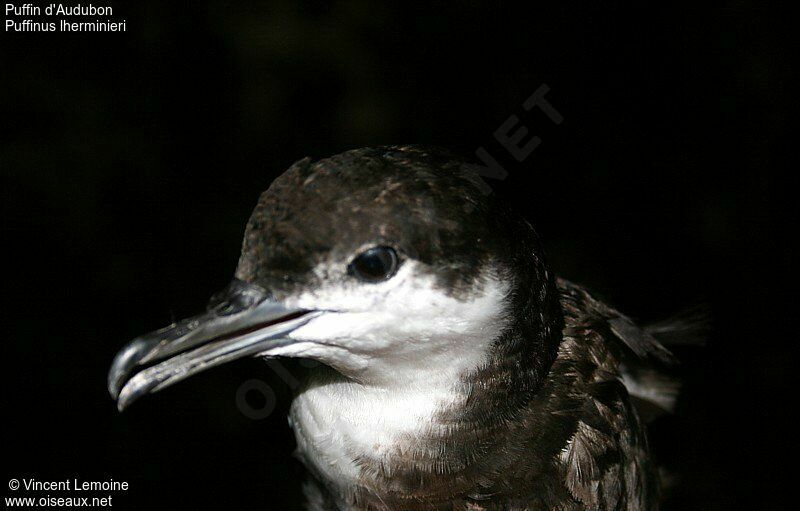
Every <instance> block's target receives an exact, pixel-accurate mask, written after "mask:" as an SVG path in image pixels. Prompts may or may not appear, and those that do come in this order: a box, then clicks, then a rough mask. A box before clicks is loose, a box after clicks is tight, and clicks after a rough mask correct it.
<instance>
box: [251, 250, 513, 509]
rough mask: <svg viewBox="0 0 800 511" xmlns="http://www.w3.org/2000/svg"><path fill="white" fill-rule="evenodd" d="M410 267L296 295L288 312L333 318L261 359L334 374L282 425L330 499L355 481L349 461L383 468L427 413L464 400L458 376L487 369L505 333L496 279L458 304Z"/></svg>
mask: <svg viewBox="0 0 800 511" xmlns="http://www.w3.org/2000/svg"><path fill="white" fill-rule="evenodd" d="M417 269H418V268H417V264H416V263H415V262H409V263H407V264H406V265H405V266H404V267H403V268H401V270H400V271H399V272H398V274H397V275H396V277H395V278H393V279H391V281H389V282H386V283H383V284H377V285H374V286H365V287H354V286H351V285H331V286H329V287H327V288H321V289H317V290H315V291H314V292H313V293H311V292H309V293H306V294H303V295H301V296H299V297H296V298H295V299H294V302H293V303H291V305H295V306H299V307H302V308H308V309H317V310H329V311H330V310H336V309H339V311H336V312H331V313H326V314H324V315H322V316H320V317H319V318H316V319H313V320H311V321H310V322H309V323H308V324H307V325H305V326H303V327H300V328H298V329H297V330H295V331H293V332H292V334H291V337H292V338H294V339H295V340H296V341H297V342H296V343H294V344H291V345H288V346H285V347H283V348H280V349H275V350H272V351H270V352H268V353H265V355H268V356H278V355H283V356H294V357H308V358H312V359H315V360H319V361H321V362H324V363H325V364H327V365H328V366H330V367H332V368H334V369H335V371H334V370H333V369H329V368H325V369H324V370H320V371H319V372H318V373H316V374H314V375H313V377H312V378H311V380H310V381H309V382H308V384H307V385H306V386H305V387H304V388H303V389H302V390H301V391H300V393H299V395H298V396H297V397H296V398H295V400H294V402H293V403H292V408H291V412H290V422H291V424H292V426H293V428H294V431H295V436H296V438H297V444H298V451H299V452H300V453H301V454H302V456H303V458H304V459H305V461H306V463H307V464H309V465H310V467H309V468H311V469H312V470H313V471H314V472H316V473H317V474H318V475H319V476H320V477H322V478H323V479H325V482H326V483H327V484H328V485H332V486H334V487H336V486H340V487H341V488H340V490H341V491H338V492H337V493H338V494H340V495H343V494H344V493H345V491H346V489H347V488H348V487H351V486H352V485H353V484H355V483H357V482H358V480H359V478H360V477H361V476H362V474H361V468H360V464H359V460H364V459H371V460H374V461H377V462H388V461H390V459H391V457H392V455H393V454H396V453H397V452H398V449H400V450H403V451H404V452H409V451H408V450H407V449H413V448H416V447H419V446H421V445H422V443H421V440H422V439H424V438H426V437H428V436H429V433H430V432H431V431H432V430H433V428H437V427H441V426H440V425H438V424H437V421H436V417H437V413H438V412H439V411H441V410H445V409H448V408H451V407H454V406H455V407H458V406H460V405H461V404H462V403H461V401H463V400H464V399H466V398H467V396H468V394H469V392H468V391H469V389H467V388H465V383H464V376H465V375H467V374H468V373H469V372H471V371H474V370H475V369H477V368H479V367H482V366H483V365H484V364H485V363H486V362H487V356H488V354H489V352H490V348H491V346H492V344H493V342H494V341H495V339H497V337H498V336H499V335H500V334H501V333H502V332H503V331H504V330H505V328H506V325H507V321H508V319H507V311H506V307H505V304H506V300H507V292H508V288H507V285H506V283H505V282H503V281H502V280H500V279H499V278H497V276H496V275H497V274H496V273H494V272H489V271H487V273H486V274H485V275H483V276H482V277H481V279H480V286H479V288H478V289H476V291H475V292H474V294H473V295H472V296H471V297H469V298H467V299H465V298H461V299H458V298H455V297H452V296H448V295H447V294H446V293H445V292H444V291H443V290H442V289H440V288H439V287H438V286H437V283H436V281H435V279H434V278H433V277H432V276H430V275H426V274H424V273H422V272H418V271H417ZM320 271H325V270H324V268H323V269H320ZM342 304H344V305H345V306H346V307H345V310H343V311H342V310H341V308H340V307H342ZM340 311H341V312H340ZM384 465H388V463H384Z"/></svg>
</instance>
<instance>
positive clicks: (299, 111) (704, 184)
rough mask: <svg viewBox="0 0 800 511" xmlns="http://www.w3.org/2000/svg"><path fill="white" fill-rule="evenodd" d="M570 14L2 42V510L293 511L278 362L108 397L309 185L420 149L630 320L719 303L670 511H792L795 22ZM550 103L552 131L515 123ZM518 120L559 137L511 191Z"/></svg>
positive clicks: (219, 21) (483, 14)
mask: <svg viewBox="0 0 800 511" xmlns="http://www.w3.org/2000/svg"><path fill="white" fill-rule="evenodd" d="M581 4H582V5H578V4H575V3H571V4H570V6H569V7H567V6H562V5H561V2H547V3H545V2H532V3H530V4H529V5H528V6H527V7H526V8H524V9H522V10H520V9H517V8H511V7H498V6H497V5H495V3H494V2H475V3H469V4H466V3H460V2H459V3H456V2H453V3H440V2H433V3H429V4H427V6H426V7H424V8H421V9H418V8H413V7H410V6H408V5H406V3H404V2H399V1H392V2H382V3H381V4H380V5H376V4H374V3H372V2H366V1H340V2H334V3H332V4H328V3H323V2H292V1H281V2H258V3H239V2H237V3H236V4H235V5H234V4H233V3H231V2H223V1H197V2H187V3H181V4H180V5H178V3H175V4H167V3H166V2H144V1H136V2H132V1H131V2H122V1H117V2H111V4H110V5H112V6H113V7H114V8H115V17H116V18H124V19H126V20H127V26H128V31H127V32H125V33H93V34H92V33H90V34H62V33H55V34H53V33H8V32H3V33H2V37H0V179H2V181H1V182H0V186H2V188H0V190H2V208H3V214H2V241H3V244H2V247H3V252H4V255H6V256H7V259H6V263H5V265H4V268H5V272H4V273H5V275H4V277H3V293H2V295H3V306H2V312H1V313H0V314H1V317H0V319H2V321H0V324H2V343H1V344H2V367H3V371H2V378H3V398H2V408H1V409H2V423H3V434H2V441H3V452H2V460H3V480H2V481H0V487H2V493H3V495H4V496H9V495H23V494H25V495H28V494H27V493H25V492H16V493H14V492H11V491H9V490H8V487H7V480H8V479H10V478H12V477H16V478H19V479H22V478H23V477H36V478H38V479H40V480H47V479H56V480H57V479H65V478H71V477H80V478H82V479H85V480H94V479H106V478H109V477H112V478H114V479H115V480H126V481H128V482H129V483H130V485H131V489H130V490H129V491H128V492H126V493H125V494H115V495H117V496H116V497H115V500H114V504H115V507H117V508H123V509H134V508H137V509H145V508H151V507H157V506H160V505H171V506H180V507H181V508H185V509H188V508H191V507H195V506H198V507H202V506H204V505H205V506H207V505H223V504H226V505H230V506H233V507H232V508H234V509H235V508H236V507H239V508H244V509H288V508H291V507H292V506H293V504H292V503H293V502H295V496H294V491H295V490H296V488H297V486H298V481H299V480H300V478H301V474H302V470H301V468H300V466H299V464H298V463H297V462H296V461H295V460H294V459H293V458H292V457H291V456H290V453H291V451H292V449H293V443H294V440H293V437H292V434H291V431H290V429H289V428H288V426H287V423H286V419H285V413H286V410H287V408H288V404H289V401H290V393H291V391H290V388H289V385H287V384H286V383H285V382H283V381H282V380H281V379H280V378H279V377H277V376H276V375H275V373H274V372H273V371H272V370H270V369H269V368H268V367H267V366H266V365H265V364H264V363H263V362H261V361H257V360H245V361H239V362H236V363H233V364H230V365H228V366H225V367H221V368H219V369H216V370H214V371H210V372H207V373H204V374H202V375H199V376H197V377H194V378H192V379H190V380H188V381H186V382H184V383H182V384H180V385H178V386H175V387H173V388H170V389H168V390H165V391H164V392H162V393H161V394H159V395H158V396H155V397H150V398H146V399H144V400H142V401H141V402H139V403H137V404H136V405H135V406H133V407H132V408H131V409H130V410H129V411H126V412H125V413H124V414H121V415H120V414H118V413H117V412H116V410H115V407H114V403H113V402H112V400H111V399H110V398H109V397H108V395H107V393H106V389H105V376H106V371H107V369H108V366H109V364H110V362H111V359H112V357H113V355H114V353H115V352H116V351H117V349H118V348H119V347H120V346H121V345H122V344H123V343H124V342H126V341H127V340H129V339H130V338H132V337H134V336H135V335H137V334H139V333H142V332H145V331H149V330H152V329H155V328H157V327H160V326H162V325H164V324H166V323H169V322H170V321H171V320H172V319H173V318H174V317H181V316H186V315H189V314H192V313H195V312H197V311H199V310H200V309H202V307H203V306H204V303H205V300H206V299H207V298H208V297H209V296H210V295H211V294H212V293H213V292H214V291H217V290H218V289H220V288H222V287H224V286H225V284H226V283H227V282H228V280H229V279H230V278H231V276H232V273H233V269H234V267H235V264H236V261H237V257H238V250H239V243H240V237H241V234H242V232H243V228H244V223H245V221H246V220H247V217H248V215H249V213H250V210H251V209H252V207H253V206H254V204H255V201H256V199H257V197H258V194H259V192H260V191H262V190H263V189H265V188H266V187H267V186H268V185H269V183H270V182H271V180H272V179H273V178H274V177H275V176H277V175H278V174H279V173H280V172H282V171H283V170H284V169H286V168H287V167H288V166H289V165H290V164H291V163H292V162H293V161H295V160H297V159H299V158H301V157H303V156H306V155H310V156H314V157H324V156H327V155H330V154H334V153H337V152H340V151H343V150H346V149H349V148H355V147H360V146H369V145H377V144H387V143H423V144H436V145H442V146H445V147H448V148H450V149H453V150H455V151H457V152H459V153H462V154H465V155H468V156H469V155H472V154H474V152H475V149H476V148H477V147H479V146H484V147H485V148H486V149H487V150H488V151H489V152H490V153H492V154H493V155H494V156H495V157H496V158H497V159H498V160H499V161H500V162H501V163H502V164H503V165H504V166H505V168H506V169H507V170H508V171H509V176H508V178H507V179H506V180H505V181H503V182H493V183H492V185H493V187H494V188H495V189H496V190H497V191H498V193H502V194H504V196H505V197H507V198H508V200H509V201H511V202H513V203H514V204H515V205H516V206H517V207H518V208H520V209H522V210H523V211H524V212H525V213H526V214H527V216H528V217H529V218H530V220H531V221H532V222H533V223H534V225H536V226H537V228H538V230H539V231H540V233H541V234H542V236H543V238H544V239H545V242H546V246H547V247H548V250H549V256H550V261H551V263H552V265H553V266H554V267H555V268H556V269H557V270H558V272H559V273H560V274H561V275H563V276H566V277H568V278H570V279H572V280H575V281H578V282H582V283H584V284H586V285H588V286H590V287H592V288H594V289H596V290H597V291H599V292H600V293H601V294H602V295H604V296H605V297H606V298H607V299H608V300H609V301H610V302H611V303H613V304H615V305H616V306H618V307H619V308H620V309H621V310H623V311H625V312H627V313H628V314H630V315H632V316H634V317H636V318H639V319H641V320H643V321H650V320H657V319H661V318H663V317H666V316H669V315H670V314H672V313H675V312H677V311H680V310H682V309H684V308H686V307H688V306H691V305H694V304H697V303H705V304H707V306H708V308H709V309H710V311H711V313H712V316H713V321H712V329H711V332H710V335H709V342H708V345H707V347H706V348H704V349H691V348H684V349H679V350H677V351H678V354H679V355H680V356H681V358H682V360H683V367H682V372H683V373H684V378H685V382H686V385H685V389H684V394H683V397H682V398H681V401H680V403H679V406H678V411H677V414H676V415H674V416H671V417H666V418H663V419H661V420H660V421H659V422H657V423H656V424H655V426H654V430H653V441H654V443H655V447H656V452H657V455H658V456H659V458H660V459H661V460H662V461H663V462H664V464H665V466H666V467H667V469H668V470H669V471H670V473H672V474H673V475H674V476H675V478H676V480H677V485H676V486H675V487H674V488H673V489H672V490H671V492H670V493H669V495H668V499H667V504H666V505H665V506H664V508H665V509H668V510H715V509H720V510H722V509H734V508H740V509H782V508H784V506H785V505H787V501H786V500H784V499H785V498H786V494H787V493H788V490H789V484H791V481H792V480H793V479H794V477H793V474H791V473H790V470H789V467H788V466H787V465H788V463H785V462H781V459H786V458H789V459H791V457H790V456H791V455H790V454H789V453H788V450H789V449H790V448H794V447H795V446H796V443H797V441H796V436H795V435H794V432H793V431H790V430H789V427H788V420H787V415H788V414H789V413H790V412H789V411H788V410H791V407H790V406H789V404H790V402H789V397H788V396H789V395H790V391H791V389H792V387H791V385H793V384H794V381H791V382H790V373H791V371H792V369H793V368H794V366H795V361H794V353H795V352H794V343H795V340H796V339H795V337H796V329H794V328H792V327H790V325H788V323H789V322H788V321H784V322H782V321H781V319H782V318H784V319H788V318H790V317H791V318H792V321H793V322H794V317H793V314H794V311H793V304H792V302H793V301H795V302H796V299H795V296H794V293H792V294H791V295H790V293H791V292H792V291H793V289H792V288H791V287H790V286H789V284H788V283H787V281H788V278H789V273H790V271H791V270H792V263H793V260H792V257H791V256H790V254H789V253H788V250H787V248H786V246H787V244H788V242H789V241H791V237H793V235H792V232H795V229H792V230H790V229H789V228H790V227H793V226H794V225H796V224H793V223H792V222H791V221H792V220H793V218H789V217H788V214H787V213H786V212H785V211H784V210H785V206H786V203H787V201H788V200H789V199H790V195H793V193H792V192H790V190H789V189H788V187H786V186H785V185H783V184H782V183H781V182H780V180H779V178H780V177H781V173H782V171H783V170H784V168H788V163H787V162H786V161H785V160H784V156H785V155H786V152H787V151H788V142H789V137H788V129H787V120H788V113H786V112H787V110H788V108H787V107H788V106H789V104H790V103H795V102H796V100H795V96H794V95H793V96H790V95H789V94H790V89H789V84H788V83H787V82H788V78H789V77H788V73H789V72H788V68H789V63H788V50H787V49H785V48H786V47H787V45H788V40H789V30H790V26H789V24H790V23H791V20H792V18H790V17H789V16H788V15H787V14H786V13H780V12H776V11H768V10H766V9H764V8H762V7H760V5H761V4H760V3H758V2H755V1H740V2H727V3H725V5H724V6H723V7H720V8H714V9H711V8H702V9H700V8H697V7H690V8H682V7H679V6H675V5H674V4H670V5H669V6H668V7H664V8H661V9H651V10H642V9H635V8H630V7H629V6H628V5H627V2H614V1H612V2H602V4H603V7H598V6H596V5H595V4H596V2H582V3H581ZM95 5H105V4H103V3H95ZM541 84H547V85H548V86H549V87H550V89H551V91H550V93H549V94H548V99H549V100H550V101H551V103H552V104H553V105H554V106H555V107H556V108H557V109H558V110H559V111H560V113H561V114H562V115H563V116H564V119H565V120H564V122H563V124H561V125H559V126H556V125H554V124H553V123H552V122H551V121H550V120H549V119H548V118H547V117H545V116H544V115H542V113H541V112H539V111H531V112H525V111H524V110H523V109H522V107H521V104H522V102H523V101H524V100H525V99H526V98H527V97H528V96H529V95H530V94H531V93H532V92H533V91H534V90H536V88H537V87H539V86H540V85H541ZM511 114H515V115H517V116H519V117H520V119H521V122H522V123H523V124H524V125H526V126H527V127H528V129H529V131H530V133H531V134H535V135H538V136H540V137H541V138H542V143H541V145H540V147H539V148H538V149H536V151H535V152H534V153H533V154H532V155H531V156H530V157H529V158H528V159H527V160H525V161H524V162H523V163H517V162H516V161H515V160H514V159H513V158H512V157H510V156H509V154H508V153H507V152H505V150H504V149H503V148H502V147H501V146H500V145H499V144H498V143H497V142H496V141H495V140H494V139H493V136H492V134H493V132H494V130H495V129H496V128H497V127H498V126H499V125H500V124H501V123H502V122H503V121H505V120H506V119H507V118H508V116H509V115H511ZM287 367H289V368H290V371H292V372H295V371H296V370H297V369H296V368H293V366H291V365H289V364H287ZM251 378H257V379H260V380H263V381H264V382H267V383H268V385H269V386H270V387H271V388H273V389H274V392H275V394H276V395H277V408H276V410H275V412H274V413H273V414H272V415H271V416H270V417H268V418H266V419H264V420H252V419H249V418H247V417H246V416H245V415H243V414H242V413H241V412H240V410H239V408H238V407H237V403H236V393H237V389H239V388H240V386H241V385H242V383H243V382H245V381H247V380H249V379H251ZM248 399H249V400H250V401H249V402H250V403H251V405H252V406H255V407H258V406H261V405H263V404H264V403H263V397H259V396H258V395H257V394H256V395H253V394H252V393H251V394H250V395H249V396H248ZM259 399H261V401H259ZM52 493H53V494H54V495H55V496H69V495H63V494H58V492H52ZM38 495H39V494H37V496H38Z"/></svg>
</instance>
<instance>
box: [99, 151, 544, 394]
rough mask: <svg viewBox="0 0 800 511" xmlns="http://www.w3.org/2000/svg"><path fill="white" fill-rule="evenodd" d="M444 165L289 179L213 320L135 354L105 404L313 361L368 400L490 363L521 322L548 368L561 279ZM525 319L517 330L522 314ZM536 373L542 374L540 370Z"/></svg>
mask: <svg viewBox="0 0 800 511" xmlns="http://www.w3.org/2000/svg"><path fill="white" fill-rule="evenodd" d="M478 179H479V178H478V177H477V176H476V175H475V174H474V173H473V172H470V171H468V170H465V167H464V166H463V164H462V162H461V161H460V160H458V159H455V158H453V157H452V156H451V155H449V154H447V153H444V152H441V151H435V150H428V149H421V148H417V147H395V146H393V147H381V148H375V149H359V150H353V151H349V152H346V153H343V154H340V155H338V156H334V157H331V158H328V159H324V160H320V161H318V162H312V161H311V160H309V159H304V160H301V161H299V162H297V163H295V164H294V165H293V166H292V167H291V168H290V169H289V170H287V171H286V172H285V173H284V174H282V175H281V176H280V177H278V178H277V179H276V180H275V181H274V182H273V183H272V185H271V186H270V187H269V189H268V190H267V191H265V192H264V193H263V194H262V195H261V197H260V199H259V201H258V204H257V206H256V208H255V210H254V212H253V214H252V216H251V218H250V220H249V222H248V224H247V227H246V231H245V236H244V242H243V246H242V253H241V257H240V260H239V264H238V267H237V269H236V274H235V279H234V280H233V282H232V283H231V285H230V286H229V287H228V288H227V289H226V290H225V291H223V292H222V293H220V294H218V295H216V296H215V297H213V298H212V300H211V302H210V303H209V307H208V309H207V311H206V312H205V313H204V314H201V315H199V316H195V317H192V318H188V319H186V320H182V321H179V322H176V323H174V324H172V325H170V326H168V327H166V328H164V329H161V330H158V331H156V332H153V333H150V334H147V335H144V336H142V337H139V338H136V339H134V340H133V341H132V342H130V343H129V344H128V345H127V346H125V347H124V348H123V349H122V350H121V351H120V352H119V353H118V354H117V357H116V358H115V360H114V362H113V365H112V367H111V371H110V373H109V379H108V384H109V391H110V392H111V394H112V396H113V397H115V398H116V399H117V401H118V406H119V408H120V409H123V408H125V407H126V406H128V405H129V404H130V403H131V402H133V401H134V400H135V399H137V398H138V397H141V396H143V395H145V394H147V393H151V392H155V391H158V390H160V389H163V388H165V387H167V386H169V385H171V384H173V383H176V382H178V381H180V380H182V379H184V378H186V377H188V376H191V375H192V374H195V373H197V372H200V371H203V370H205V369H208V368H210V367H214V366H216V365H219V364H222V363H225V362H228V361H231V360H234V359H238V358H241V357H245V356H269V357H272V356H289V357H303V358H311V359H315V360H318V361H320V362H322V363H324V364H326V365H328V366H330V367H332V368H333V369H335V370H337V371H339V372H340V373H342V374H343V375H344V376H346V377H348V378H351V379H353V380H356V381H359V382H362V383H365V384H370V385H397V384H407V383H414V382H417V383H423V384H424V382H425V381H427V380H428V379H430V378H437V377H453V376H454V375H455V374H456V373H462V372H463V371H468V370H470V369H471V368H472V369H474V368H477V367H480V366H481V364H485V363H487V360H488V357H490V356H492V355H491V353H492V350H496V349H497V348H498V343H500V342H501V341H500V339H501V338H504V339H505V341H504V345H505V348H503V349H507V350H514V349H517V350H519V349H522V348H520V346H518V344H519V343H520V340H519V339H515V338H513V337H514V336H510V335H505V337H503V333H504V332H506V333H507V332H509V331H510V329H511V328H512V326H514V324H515V323H517V325H516V326H517V327H519V326H520V325H519V324H518V323H519V322H520V321H521V322H523V323H524V324H523V325H522V326H523V327H524V328H527V329H528V330H529V331H528V332H527V334H530V333H531V332H533V333H534V334H535V335H533V336H532V337H531V336H528V337H529V338H530V340H529V341H526V346H527V348H526V349H529V350H530V351H531V355H532V359H533V360H532V362H531V363H532V364H534V365H537V364H538V365H541V366H544V365H545V364H549V361H551V360H552V358H553V356H554V353H555V340H554V338H555V335H554V332H553V330H554V329H553V328H552V327H553V326H554V325H555V324H557V322H558V318H557V317H556V313H555V312H554V311H555V310H556V307H555V306H554V300H555V293H554V292H553V277H552V275H551V274H550V273H549V272H548V271H547V269H546V267H545V265H544V262H543V259H542V256H541V249H540V248H539V244H538V240H537V238H536V235H535V233H534V232H533V229H532V228H531V227H530V225H529V224H527V223H526V222H524V221H523V220H522V219H521V218H519V217H517V216H514V215H512V214H511V213H509V212H508V211H507V210H506V208H505V207H503V204H502V203H501V202H500V201H499V200H498V199H497V198H496V197H495V196H494V195H487V194H485V193H484V189H485V186H481V183H479V182H478ZM519 310H522V311H523V314H522V316H519V315H515V313H514V312H515V311H517V312H518V311H519ZM537 367H538V366H537Z"/></svg>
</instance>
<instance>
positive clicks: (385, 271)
mask: <svg viewBox="0 0 800 511" xmlns="http://www.w3.org/2000/svg"><path fill="white" fill-rule="evenodd" d="M397 263H398V261H397V252H395V251H394V249H393V248H391V247H372V248H370V249H369V250H366V251H364V252H362V253H361V254H359V255H358V256H357V257H356V258H355V259H353V262H352V263H350V266H348V270H349V271H350V273H351V274H353V275H355V276H356V277H358V278H359V279H361V280H363V281H366V282H380V281H381V280H386V279H388V278H389V277H391V276H392V275H394V272H396V271H397Z"/></svg>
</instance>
